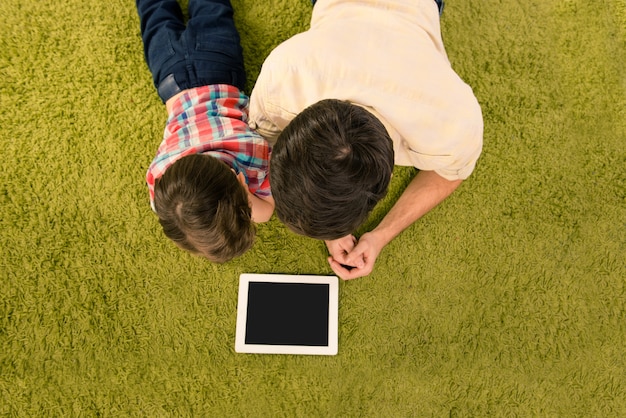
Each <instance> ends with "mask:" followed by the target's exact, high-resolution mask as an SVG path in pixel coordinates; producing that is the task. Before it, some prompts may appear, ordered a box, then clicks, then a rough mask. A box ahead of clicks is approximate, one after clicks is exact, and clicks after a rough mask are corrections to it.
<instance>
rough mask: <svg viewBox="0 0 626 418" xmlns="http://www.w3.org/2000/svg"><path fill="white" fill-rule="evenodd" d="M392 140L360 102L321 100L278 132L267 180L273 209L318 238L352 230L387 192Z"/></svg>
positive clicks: (290, 224)
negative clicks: (358, 103)
mask: <svg viewBox="0 0 626 418" xmlns="http://www.w3.org/2000/svg"><path fill="white" fill-rule="evenodd" d="M393 165H394V154H393V143H392V141H391V138H390V137H389V134H388V133H387V130H386V129H385V127H384V126H383V124H382V123H381V122H380V120H378V119H377V118H376V117H375V116H374V115H372V114H371V113H370V112H368V111H367V110H365V109H363V108H362V107H360V106H356V105H353V104H351V103H348V102H345V101H340V100H332V99H329V100H322V101H320V102H317V103H316V104H314V105H312V106H310V107H308V108H306V109H305V110H304V111H302V112H301V113H300V114H299V115H298V116H296V117H295V118H294V119H293V120H292V121H291V123H289V125H288V126H287V127H286V128H285V130H284V131H283V132H282V133H281V134H280V136H279V137H278V139H277V141H276V145H275V146H274V148H273V150H272V157H271V162H270V184H271V185H272V194H273V196H274V200H275V202H276V215H277V216H278V218H279V219H280V220H281V221H282V222H284V223H285V224H286V225H287V226H288V227H289V228H290V229H291V230H293V231H294V232H296V233H298V234H302V235H306V236H309V237H312V238H317V239H325V240H331V239H337V238H341V237H343V236H346V235H348V234H351V233H353V232H354V231H355V230H356V229H357V228H358V227H359V226H360V225H361V224H362V223H363V222H364V221H365V220H366V218H367V216H368V214H369V212H370V211H371V210H372V209H373V208H374V206H375V205H376V203H378V201H379V200H380V199H382V198H383V197H384V196H385V194H386V193H387V188H388V186H389V182H390V180H391V175H392V172H393Z"/></svg>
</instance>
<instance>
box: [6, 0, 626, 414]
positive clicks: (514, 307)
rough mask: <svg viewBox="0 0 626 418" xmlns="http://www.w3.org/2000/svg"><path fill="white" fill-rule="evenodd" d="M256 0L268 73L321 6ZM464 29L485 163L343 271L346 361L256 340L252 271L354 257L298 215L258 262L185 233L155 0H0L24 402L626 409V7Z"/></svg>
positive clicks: (192, 408)
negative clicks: (174, 194)
mask: <svg viewBox="0 0 626 418" xmlns="http://www.w3.org/2000/svg"><path fill="white" fill-rule="evenodd" d="M320 1H323V0H320ZM233 6H234V8H235V11H236V16H235V19H236V24H237V26H238V28H239V30H240V33H241V36H242V43H243V46H244V53H245V59H246V66H247V69H248V73H249V91H250V90H251V88H252V86H253V85H254V81H255V78H256V77H257V75H258V72H259V70H260V66H261V64H262V62H263V59H264V57H265V56H267V54H268V53H269V52H270V51H271V49H272V48H273V47H275V46H276V45H278V44H279V43H280V42H282V41H283V40H285V39H287V38H288V37H290V36H292V35H293V34H295V33H298V32H300V31H303V30H306V29H307V27H308V22H309V19H310V15H311V5H310V2H309V1H307V0H260V1H251V0H233ZM442 28H443V38H444V41H445V43H446V46H447V51H448V54H449V57H450V60H451V62H452V64H453V66H454V68H455V69H456V70H457V72H458V73H459V74H460V75H461V76H462V77H463V79H464V80H465V81H466V82H467V83H468V84H470V85H471V86H472V87H473V89H474V92H475V94H476V96H477V97H478V100H479V102H480V103H481V106H482V109H483V115H484V120H485V142H484V151H483V155H482V157H481V159H480V160H479V163H478V166H477V168H476V170H475V172H474V174H473V175H472V176H471V177H470V179H469V180H468V181H466V182H465V183H464V184H463V185H462V186H461V187H460V189H459V190H458V191H457V192H455V193H454V194H453V196H452V197H451V198H449V199H448V200H446V201H445V202H444V203H443V204H442V205H441V206H439V207H438V208H436V209H435V210H433V211H432V212H430V213H429V214H427V215H426V216H425V217H424V218H423V219H421V220H420V221H418V222H417V223H416V224H415V225H413V226H412V227H411V228H409V229H407V230H406V231H405V232H404V233H402V234H401V235H400V236H399V237H398V238H397V239H395V240H394V241H393V242H392V243H391V244H390V245H389V246H388V247H386V248H385V249H384V251H383V252H382V253H381V255H380V257H379V259H378V263H377V265H376V268H375V270H374V272H373V273H372V274H371V275H370V276H368V277H365V278H361V279H357V280H355V281H351V282H341V283H340V302H339V324H340V329H339V353H338V355H337V356H332V357H323V356H281V355H246V354H237V353H235V351H234V339H235V338H234V336H235V321H236V307H237V287H238V277H239V275H240V274H241V273H244V272H261V273H291V274H321V275H328V274H332V271H331V270H330V268H329V266H328V265H327V262H326V249H325V246H324V244H323V243H322V242H319V241H316V240H312V239H308V238H303V237H299V236H296V235H294V234H293V233H291V232H289V231H288V230H287V229H286V228H285V227H284V226H283V225H282V224H281V223H280V222H279V221H278V220H277V219H276V218H275V217H274V218H273V219H272V220H271V221H270V222H269V223H267V224H264V225H261V226H260V227H259V229H258V239H257V241H256V243H255V245H254V247H253V249H252V250H251V251H249V252H248V253H246V254H245V255H244V256H243V257H241V258H239V259H237V260H235V261H232V262H229V263H226V264H223V265H216V264H211V263H209V262H208V261H206V260H203V259H200V258H196V257H193V256H191V255H189V254H187V253H185V252H183V251H180V250H178V249H177V248H176V247H175V246H174V245H173V244H172V243H171V242H170V241H169V240H167V239H166V238H165V237H164V236H163V234H162V232H161V230H160V226H159V225H158V222H157V219H156V217H155V216H154V215H153V214H152V212H151V210H150V207H149V204H148V192H147V188H146V185H145V183H144V175H145V171H146V169H147V167H148V165H149V163H150V161H151V160H152V157H153V156H154V153H155V151H156V148H157V146H158V144H159V142H160V138H161V135H162V132H163V127H164V123H165V118H166V114H165V109H164V107H163V106H162V104H161V103H160V101H159V99H158V97H157V95H156V93H155V92H154V89H153V86H152V84H151V77H150V74H149V72H148V70H147V67H146V65H145V63H144V61H143V51H142V45H141V39H140V36H139V21H138V18H137V15H136V11H135V8H134V2H131V1H121V0H110V1H96V0H80V1H79V0H25V1H20V2H8V1H3V2H1V3H0V105H1V110H2V111H1V113H0V141H1V147H2V148H1V149H2V158H0V251H1V254H2V255H1V257H0V416H16V417H21V416H24V417H26V416H28V417H32V416H64V417H66V416H76V417H79V416H104V417H109V416H138V417H167V416H194V417H210V416H212V417H330V416H337V417H411V416H415V417H422V416H434V417H442V416H452V417H456V416H555V417H556V416H595V417H600V416H602V417H604V416H607V417H609V416H614V417H617V416H626V286H625V283H626V170H625V168H626V150H625V141H626V110H625V109H626V107H625V105H626V70H625V68H626V2H625V1H624V0H617V1H611V2H593V1H588V0H525V1H517V0H490V1H468V0H447V1H446V10H445V12H444V14H443V17H442ZM381 36H384V34H381ZM414 174H415V171H414V170H413V169H410V168H396V170H395V176H394V178H393V181H392V185H391V190H390V193H389V195H388V196H387V197H386V198H385V199H384V201H382V202H381V203H380V204H379V206H377V208H376V209H375V210H374V211H373V213H372V215H371V218H370V219H369V220H368V222H367V224H366V225H364V227H363V230H365V229H367V228H372V227H373V226H374V225H376V223H377V222H379V221H380V219H381V218H382V216H383V215H384V213H385V212H386V211H387V210H388V209H389V208H390V207H391V205H392V204H393V202H394V201H395V199H397V197H398V196H399V194H400V193H401V191H402V189H403V187H404V186H405V185H406V184H407V183H408V182H409V181H410V179H411V178H412V176H413V175H414ZM359 232H360V233H362V232H363V231H359Z"/></svg>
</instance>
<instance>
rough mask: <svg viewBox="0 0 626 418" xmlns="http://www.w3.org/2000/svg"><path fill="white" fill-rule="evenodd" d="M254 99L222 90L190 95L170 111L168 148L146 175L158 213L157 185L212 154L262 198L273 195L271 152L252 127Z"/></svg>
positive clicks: (165, 137)
mask: <svg viewBox="0 0 626 418" xmlns="http://www.w3.org/2000/svg"><path fill="white" fill-rule="evenodd" d="M248 103H249V98H248V96H246V95H245V94H244V93H243V92H241V91H239V89H237V88H236V87H233V86H229V85H225V84H217V85H210V86H202V87H197V88H193V89H190V90H187V91H186V92H185V93H183V94H182V95H181V96H179V97H178V98H177V99H176V100H175V102H174V104H173V106H172V107H171V109H170V114H169V116H168V119H167V125H166V127H165V133H164V134H163V142H161V145H160V146H159V149H158V151H157V154H156V157H155V158H154V160H153V161H152V164H150V167H149V168H148V172H147V174H146V182H147V183H148V189H149V191H150V206H151V207H152V209H153V210H154V208H155V207H154V182H155V180H156V179H158V178H159V177H161V176H162V175H163V173H164V172H165V170H167V169H168V168H169V167H170V166H171V165H172V164H174V162H176V161H177V160H179V159H180V158H182V157H185V156H187V155H191V154H207V155H211V156H213V157H215V158H218V159H219V160H221V161H223V162H225V163H226V164H228V165H229V166H230V167H232V168H233V169H234V170H235V171H236V172H237V173H243V174H244V176H245V177H246V182H247V184H248V188H249V189H250V192H251V193H252V194H255V195H257V196H259V197H267V196H270V195H271V192H270V187H269V176H268V169H269V154H270V147H269V144H268V143H267V141H266V140H265V139H263V138H262V137H261V136H260V135H259V134H257V133H256V132H254V131H253V130H252V129H250V127H249V126H248Z"/></svg>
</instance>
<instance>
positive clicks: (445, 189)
mask: <svg viewBox="0 0 626 418" xmlns="http://www.w3.org/2000/svg"><path fill="white" fill-rule="evenodd" d="M461 182H462V180H454V181H449V180H446V179H444V178H443V177H441V176H440V175H438V174H437V173H435V172H434V171H419V172H418V173H417V175H416V176H415V178H414V179H413V180H412V181H411V183H409V185H408V187H407V188H406V190H405V191H404V192H403V193H402V195H401V196H400V199H398V201H397V202H396V204H395V205H394V206H393V207H392V208H391V210H390V211H389V213H388V214H387V215H386V216H385V217H384V218H383V220H382V221H381V223H380V224H379V225H378V226H377V227H376V228H374V230H372V231H371V232H368V233H365V234H363V236H362V237H361V239H359V240H358V242H356V240H354V237H352V236H351V235H348V236H347V237H344V238H340V239H338V240H334V241H327V242H326V245H327V246H328V250H329V252H330V257H329V259H328V261H329V263H330V266H331V268H332V269H333V271H334V272H335V274H337V275H338V276H339V277H341V278H342V279H344V280H349V279H355V278H357V277H362V276H367V275H368V274H370V273H371V272H372V270H373V269H374V263H375V262H376V258H377V257H378V255H379V254H380V252H381V251H382V249H383V248H384V247H385V245H387V244H388V243H389V242H391V240H393V239H394V238H395V237H396V236H397V235H398V234H400V232H402V231H404V230H405V229H406V228H408V227H409V226H411V225H412V224H413V223H414V222H415V221H417V220H418V219H419V218H421V217H422V216H424V215H425V214H426V213H427V212H428V211H430V210H431V209H433V208H434V207H435V206H437V205H438V204H439V203H441V202H442V201H443V200H444V199H445V198H447V197H448V196H450V194H452V192H453V191H454V190H456V188H457V187H458V186H459V185H460V184H461ZM351 242H352V243H353V244H352V245H350V243H351ZM354 243H356V245H355V244H354ZM341 264H344V265H347V266H353V267H354V268H352V269H350V270H348V269H347V268H345V267H343V266H341Z"/></svg>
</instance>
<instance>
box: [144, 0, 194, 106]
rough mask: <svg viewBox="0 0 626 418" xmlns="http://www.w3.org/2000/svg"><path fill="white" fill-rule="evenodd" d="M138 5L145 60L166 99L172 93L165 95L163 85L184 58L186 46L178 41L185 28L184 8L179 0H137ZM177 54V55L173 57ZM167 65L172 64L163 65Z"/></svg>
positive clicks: (164, 99)
mask: <svg viewBox="0 0 626 418" xmlns="http://www.w3.org/2000/svg"><path fill="white" fill-rule="evenodd" d="M136 5H137V12H138V14H139V21H140V25H141V39H142V41H143V47H144V56H145V59H146V63H147V64H148V68H149V69H150V72H151V73H152V79H153V82H154V86H155V87H156V88H157V90H158V92H159V96H161V99H162V100H163V102H165V101H166V100H167V99H168V98H169V97H164V95H163V94H162V92H161V90H162V89H161V88H160V85H161V84H162V83H163V80H164V79H165V78H166V77H167V76H168V75H169V74H170V71H169V70H170V69H171V67H172V65H173V64H175V63H176V62H177V61H181V60H183V61H184V53H183V50H182V48H181V47H180V46H179V45H178V40H179V39H180V36H181V33H183V32H184V30H185V24H184V20H183V14H182V10H181V9H180V6H179V5H178V3H177V1H176V0H136ZM176 55H178V57H177V58H176V59H174V60H172V58H174V57H175V56H176ZM166 65H167V67H170V68H164V67H165V66H166ZM165 96H169V94H168V93H166V94H165ZM170 97H171V96H170Z"/></svg>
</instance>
